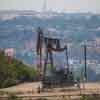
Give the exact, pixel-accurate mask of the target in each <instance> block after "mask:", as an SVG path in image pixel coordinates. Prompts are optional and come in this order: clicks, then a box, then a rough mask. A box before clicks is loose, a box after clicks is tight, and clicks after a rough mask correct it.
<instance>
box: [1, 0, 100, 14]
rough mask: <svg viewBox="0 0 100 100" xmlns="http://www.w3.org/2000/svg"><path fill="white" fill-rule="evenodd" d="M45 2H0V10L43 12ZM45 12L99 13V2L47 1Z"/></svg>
mask: <svg viewBox="0 0 100 100" xmlns="http://www.w3.org/2000/svg"><path fill="white" fill-rule="evenodd" d="M44 1H45V0H0V10H2V9H12V10H39V11H40V10H43V4H44ZM46 5H47V7H46V9H47V10H57V11H68V12H70V11H72V12H95V13H100V0H47V4H46Z"/></svg>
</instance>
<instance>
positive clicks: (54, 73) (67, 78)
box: [36, 27, 75, 87]
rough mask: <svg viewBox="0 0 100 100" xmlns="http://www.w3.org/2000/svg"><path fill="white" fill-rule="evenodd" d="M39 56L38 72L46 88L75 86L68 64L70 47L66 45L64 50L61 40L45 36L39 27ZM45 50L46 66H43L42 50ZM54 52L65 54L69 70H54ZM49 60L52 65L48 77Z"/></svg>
mask: <svg viewBox="0 0 100 100" xmlns="http://www.w3.org/2000/svg"><path fill="white" fill-rule="evenodd" d="M37 33H38V36H37V45H36V46H37V47H36V48H37V49H36V51H37V55H38V56H39V60H40V61H39V62H40V63H39V65H38V70H39V72H40V76H41V78H42V83H43V86H44V87H58V86H68V85H72V84H74V83H75V82H74V78H73V73H72V71H71V70H70V69H69V63H68V47H67V45H65V46H64V47H63V48H62V47H61V44H60V39H58V38H54V37H49V36H45V35H44V33H43V30H42V29H41V28H40V27H39V28H38V29H37ZM43 46H44V47H43ZM43 48H45V59H44V64H42V49H43ZM53 52H59V53H60V52H65V56H66V63H67V68H65V69H64V70H63V69H60V70H55V68H54V59H53ZM48 60H49V61H50V63H49V64H50V65H51V75H50V76H47V75H46V71H47V65H48Z"/></svg>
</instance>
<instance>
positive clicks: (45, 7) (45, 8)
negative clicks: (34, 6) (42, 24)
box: [42, 0, 47, 12]
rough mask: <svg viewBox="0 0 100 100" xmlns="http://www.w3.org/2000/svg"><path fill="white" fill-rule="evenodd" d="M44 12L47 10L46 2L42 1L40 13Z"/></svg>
mask: <svg viewBox="0 0 100 100" xmlns="http://www.w3.org/2000/svg"><path fill="white" fill-rule="evenodd" d="M46 10H47V0H44V2H43V8H42V11H43V12H45V11H46Z"/></svg>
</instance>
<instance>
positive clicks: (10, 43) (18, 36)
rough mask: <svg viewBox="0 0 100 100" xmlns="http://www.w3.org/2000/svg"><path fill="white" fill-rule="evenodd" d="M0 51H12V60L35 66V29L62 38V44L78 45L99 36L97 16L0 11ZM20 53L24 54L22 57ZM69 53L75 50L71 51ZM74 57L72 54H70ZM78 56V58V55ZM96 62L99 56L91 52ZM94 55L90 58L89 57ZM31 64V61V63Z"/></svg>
mask: <svg viewBox="0 0 100 100" xmlns="http://www.w3.org/2000/svg"><path fill="white" fill-rule="evenodd" d="M0 13H1V14H0V48H14V49H15V52H16V53H15V57H17V58H18V59H21V60H23V61H24V62H26V63H28V64H35V63H36V59H37V57H36V52H35V47H36V38H37V33H36V29H37V27H38V26H40V27H41V28H43V30H44V31H45V33H48V32H47V31H46V30H48V31H49V33H50V34H51V33H52V36H58V37H61V38H64V39H66V42H70V43H75V45H76V46H77V44H80V43H82V42H84V41H94V40H95V39H96V38H97V37H100V15H96V14H92V13H54V12H47V13H39V12H32V11H29V12H28V11H26V12H25V11H15V12H14V11H11V12H10V11H6V12H4V13H3V12H0ZM23 51H25V52H24V54H23ZM73 51H77V50H74V49H73ZM72 54H73V55H74V56H75V55H76V53H75V52H72ZM79 55H81V54H80V53H79ZM95 55H96V57H97V59H100V58H99V57H98V55H99V53H98V52H96V53H95ZM93 56H94V54H93V55H92V57H93ZM33 61H34V62H33Z"/></svg>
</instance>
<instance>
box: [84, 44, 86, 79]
mask: <svg viewBox="0 0 100 100" xmlns="http://www.w3.org/2000/svg"><path fill="white" fill-rule="evenodd" d="M84 64H85V70H84V77H85V80H86V81H87V46H86V44H84Z"/></svg>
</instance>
